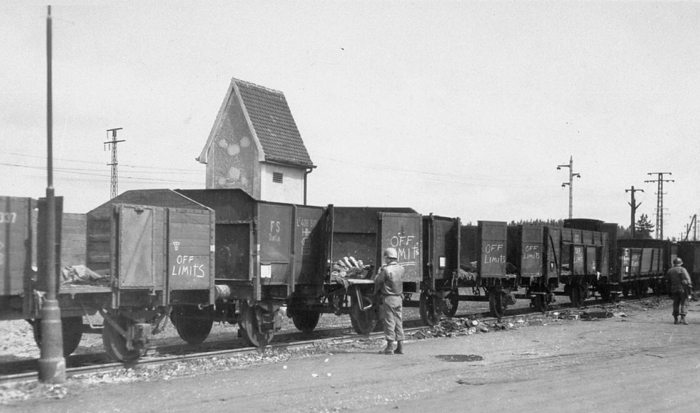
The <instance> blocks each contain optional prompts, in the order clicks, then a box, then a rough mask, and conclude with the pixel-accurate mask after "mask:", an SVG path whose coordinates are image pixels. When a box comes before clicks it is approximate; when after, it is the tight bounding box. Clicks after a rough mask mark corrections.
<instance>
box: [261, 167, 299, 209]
mask: <svg viewBox="0 0 700 413" xmlns="http://www.w3.org/2000/svg"><path fill="white" fill-rule="evenodd" d="M273 172H280V173H282V174H283V175H284V178H283V181H282V183H281V184H280V183H277V182H273V181H272V173H273ZM260 199H261V200H263V201H272V202H286V203H290V204H303V203H304V169H299V168H292V167H289V166H282V165H276V164H269V163H261V164H260Z"/></svg>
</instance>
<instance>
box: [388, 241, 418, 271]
mask: <svg viewBox="0 0 700 413" xmlns="http://www.w3.org/2000/svg"><path fill="white" fill-rule="evenodd" d="M389 245H391V247H392V248H394V249H396V252H397V253H398V256H399V257H398V258H399V259H398V262H399V264H401V265H402V266H404V267H405V266H408V265H417V263H418V257H419V256H420V245H419V242H418V241H417V240H416V236H415V235H404V234H401V233H399V234H397V235H394V236H392V237H391V239H389Z"/></svg>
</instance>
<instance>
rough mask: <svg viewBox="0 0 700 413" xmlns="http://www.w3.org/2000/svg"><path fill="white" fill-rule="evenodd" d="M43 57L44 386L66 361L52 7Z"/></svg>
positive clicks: (62, 376)
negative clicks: (59, 290)
mask: <svg viewBox="0 0 700 413" xmlns="http://www.w3.org/2000/svg"><path fill="white" fill-rule="evenodd" d="M46 56H47V59H46V61H47V99H46V101H47V102H46V129H47V136H46V140H47V149H48V151H47V156H46V158H47V168H46V169H47V178H48V184H47V187H46V207H47V208H48V211H47V225H48V228H47V231H46V235H47V238H48V239H47V240H46V248H47V251H46V269H45V274H44V275H45V276H46V284H47V291H46V299H45V300H44V303H43V305H42V307H41V324H40V328H41V357H40V358H39V381H41V382H44V383H63V382H64V381H66V360H65V358H63V332H62V328H61V308H60V307H59V306H58V300H56V201H55V198H54V188H53V111H52V104H53V102H52V100H53V95H52V87H53V85H52V83H51V6H49V10H48V17H47V18H46Z"/></svg>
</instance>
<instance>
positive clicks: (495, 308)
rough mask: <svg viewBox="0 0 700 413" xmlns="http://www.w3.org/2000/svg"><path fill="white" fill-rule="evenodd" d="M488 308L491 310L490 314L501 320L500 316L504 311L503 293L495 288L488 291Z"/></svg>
mask: <svg viewBox="0 0 700 413" xmlns="http://www.w3.org/2000/svg"><path fill="white" fill-rule="evenodd" d="M489 310H490V311H491V316H492V317H496V318H498V321H501V317H503V315H504V314H505V313H506V306H505V304H504V302H503V294H501V292H500V291H499V290H497V289H492V290H490V291H489Z"/></svg>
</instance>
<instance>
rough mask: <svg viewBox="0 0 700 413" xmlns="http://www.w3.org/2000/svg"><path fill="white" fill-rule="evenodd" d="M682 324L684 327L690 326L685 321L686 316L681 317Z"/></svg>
mask: <svg viewBox="0 0 700 413" xmlns="http://www.w3.org/2000/svg"><path fill="white" fill-rule="evenodd" d="M681 324H683V325H685V326H687V325H688V322H687V321H685V316H684V315H682V316H681Z"/></svg>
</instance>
